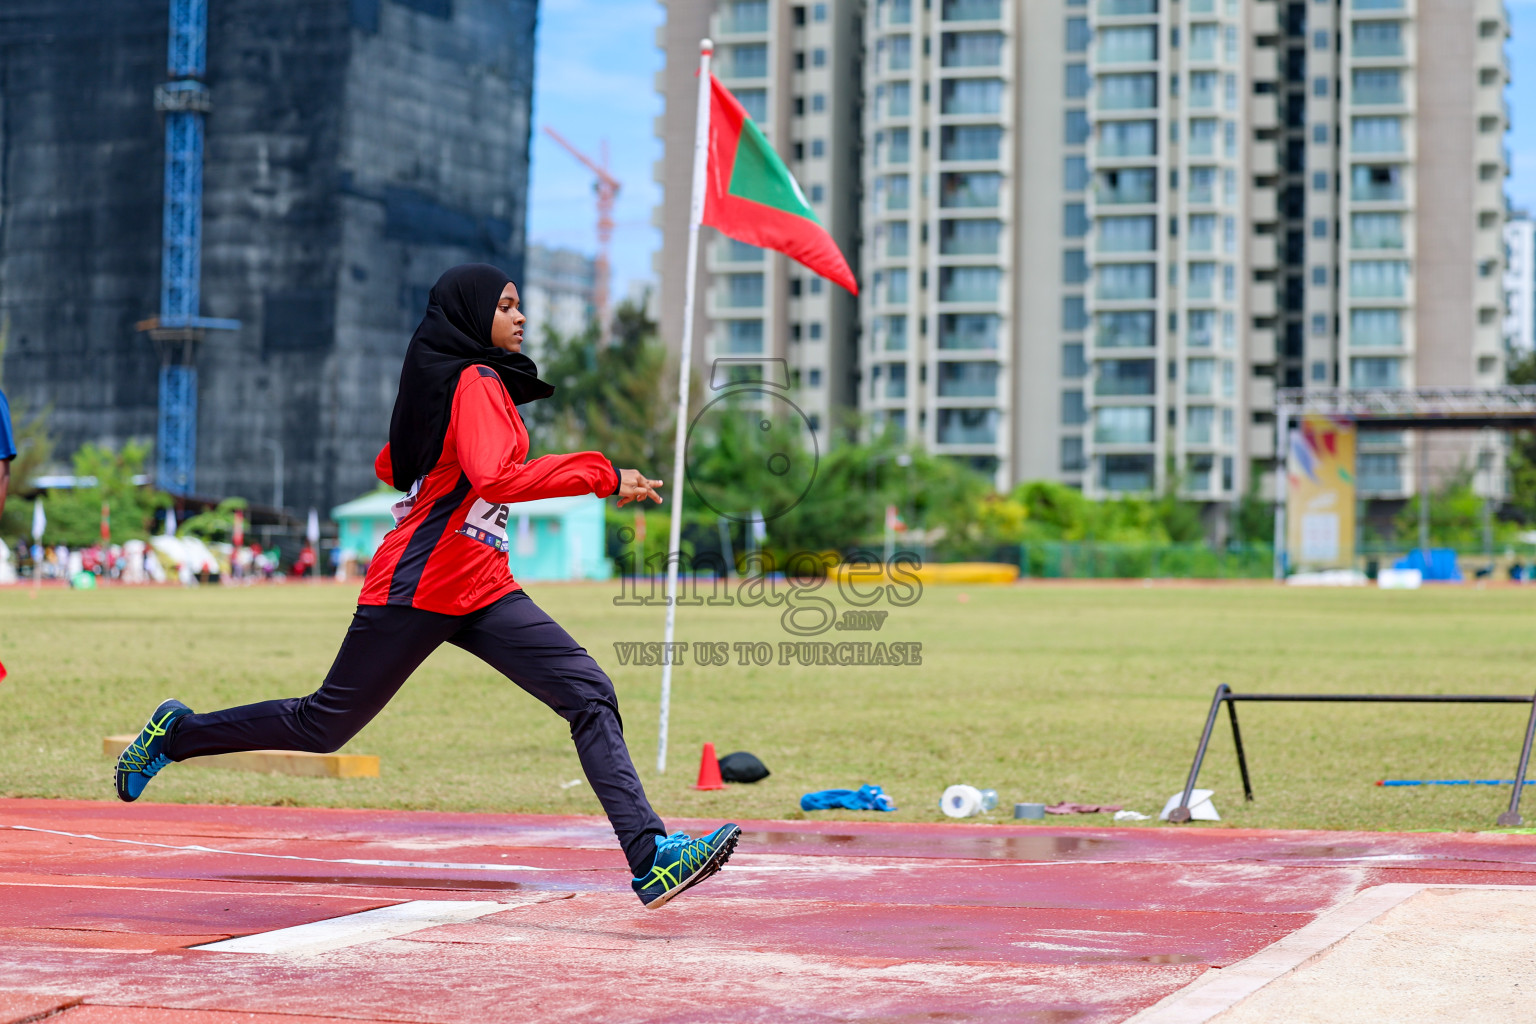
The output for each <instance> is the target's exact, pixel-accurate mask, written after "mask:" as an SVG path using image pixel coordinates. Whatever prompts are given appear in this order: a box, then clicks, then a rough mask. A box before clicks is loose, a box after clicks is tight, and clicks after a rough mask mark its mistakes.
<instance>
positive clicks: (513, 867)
mask: <svg viewBox="0 0 1536 1024" xmlns="http://www.w3.org/2000/svg"><path fill="white" fill-rule="evenodd" d="M5 827H6V828H14V829H19V830H20V831H22V832H43V833H46V834H47V835H50V836H68V837H69V838H70V839H94V840H95V841H96V842H98V843H124V844H126V845H128V846H152V847H154V848H156V849H159V850H190V851H192V852H194V853H218V854H223V855H224V856H226V857H264V858H266V859H267V860H302V861H309V862H310V863H313V864H360V865H362V866H363V867H369V868H427V869H429V870H432V871H559V870H571V871H579V870H582V869H580V868H569V869H562V868H536V867H531V866H529V865H527V864H456V863H453V862H452V861H443V862H438V861H426V860H363V859H362V858H359V857H339V858H335V857H300V856H298V855H296V854H291V853H253V852H251V851H248V850H217V849H214V848H213V847H211V846H172V845H171V844H169V843H150V842H145V841H143V840H140V839H113V838H111V837H110V836H93V835H89V834H81V833H78V832H60V831H58V830H56V829H51V828H33V827H32V826H31V825H6V826H5ZM587 870H591V869H587Z"/></svg>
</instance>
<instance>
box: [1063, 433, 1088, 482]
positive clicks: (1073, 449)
mask: <svg viewBox="0 0 1536 1024" xmlns="http://www.w3.org/2000/svg"><path fill="white" fill-rule="evenodd" d="M1086 467H1087V461H1086V460H1085V459H1084V458H1083V439H1082V438H1080V437H1063V438H1062V439H1061V471H1062V472H1063V473H1081V472H1082V471H1083V469H1084V468H1086Z"/></svg>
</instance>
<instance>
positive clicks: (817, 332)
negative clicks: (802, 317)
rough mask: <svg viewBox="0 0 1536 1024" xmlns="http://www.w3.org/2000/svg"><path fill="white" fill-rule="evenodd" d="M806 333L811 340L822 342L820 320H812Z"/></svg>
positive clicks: (807, 326)
mask: <svg viewBox="0 0 1536 1024" xmlns="http://www.w3.org/2000/svg"><path fill="white" fill-rule="evenodd" d="M806 333H807V334H809V335H810V338H811V340H812V341H820V340H821V321H820V320H812V321H811V322H810V323H809V324H807V325H806Z"/></svg>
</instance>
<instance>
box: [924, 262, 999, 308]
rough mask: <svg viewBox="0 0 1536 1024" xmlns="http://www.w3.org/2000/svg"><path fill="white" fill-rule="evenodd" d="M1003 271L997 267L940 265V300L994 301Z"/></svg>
mask: <svg viewBox="0 0 1536 1024" xmlns="http://www.w3.org/2000/svg"><path fill="white" fill-rule="evenodd" d="M1002 280H1003V272H1002V271H1001V270H1000V269H998V268H997V267H940V268H939V301H940V302H996V301H997V290H998V286H999V285H1000V284H1001V283H1002Z"/></svg>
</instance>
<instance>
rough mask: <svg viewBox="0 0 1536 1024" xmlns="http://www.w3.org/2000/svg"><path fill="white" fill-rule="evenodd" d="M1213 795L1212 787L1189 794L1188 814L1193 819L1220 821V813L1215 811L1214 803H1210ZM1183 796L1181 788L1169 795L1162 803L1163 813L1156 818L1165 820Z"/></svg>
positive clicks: (1214, 792)
mask: <svg viewBox="0 0 1536 1024" xmlns="http://www.w3.org/2000/svg"><path fill="white" fill-rule="evenodd" d="M1215 795H1216V791H1215V790H1214V789H1197V790H1195V791H1194V792H1193V793H1191V794H1189V816H1190V817H1191V818H1192V819H1194V820H1195V821H1220V820H1221V815H1219V814H1217V813H1216V805H1215V804H1213V803H1211V797H1213V796H1215ZM1183 797H1184V791H1183V790H1182V789H1181V790H1179V791H1178V792H1177V793H1175V794H1173V796H1171V797H1169V798H1168V802H1167V803H1166V804H1164V805H1163V813H1162V814H1159V815H1158V818H1159V819H1160V820H1162V821H1167V820H1168V815H1170V814H1172V813H1173V809H1174V808H1175V807H1177V806H1179V801H1180V800H1181V799H1183Z"/></svg>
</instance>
